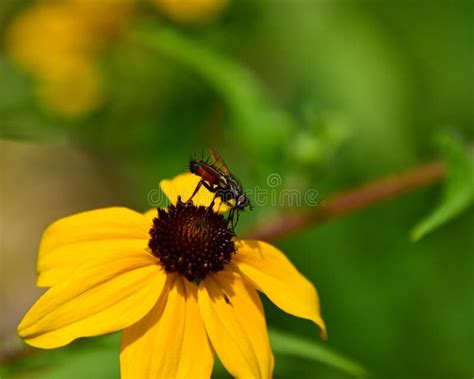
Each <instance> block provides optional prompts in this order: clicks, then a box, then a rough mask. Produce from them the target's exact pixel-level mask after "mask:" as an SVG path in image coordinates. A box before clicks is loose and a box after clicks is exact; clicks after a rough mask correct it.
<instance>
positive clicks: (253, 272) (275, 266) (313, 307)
mask: <svg viewBox="0 0 474 379" xmlns="http://www.w3.org/2000/svg"><path fill="white" fill-rule="evenodd" d="M236 247H237V254H236V255H235V258H234V260H233V263H234V264H235V265H236V266H237V268H238V270H240V272H241V273H242V274H243V275H244V276H245V277H246V278H247V279H248V280H249V281H250V282H251V283H253V284H254V285H255V287H256V288H257V289H259V290H260V291H262V292H264V293H265V294H266V295H267V296H268V297H269V298H270V300H271V301H272V302H273V303H274V304H276V305H277V306H278V307H279V308H281V309H282V310H284V311H285V312H288V313H290V314H292V315H294V316H297V317H302V318H305V319H308V320H311V321H313V322H314V323H316V324H317V325H318V326H319V327H320V329H321V336H322V337H323V338H326V327H325V325H324V321H323V319H322V318H321V313H320V309H319V298H318V294H317V292H316V289H315V288H314V286H313V285H312V284H311V282H310V281H309V280H308V279H306V278H305V277H304V276H303V275H302V274H301V273H300V272H298V270H297V269H296V268H295V266H293V264H292V263H291V262H290V261H289V260H288V258H286V256H285V255H284V254H283V253H282V252H281V251H279V250H278V249H276V248H275V247H273V246H272V245H269V244H267V243H265V242H261V241H239V242H237V244H236Z"/></svg>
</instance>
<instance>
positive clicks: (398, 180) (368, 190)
mask: <svg viewBox="0 0 474 379" xmlns="http://www.w3.org/2000/svg"><path fill="white" fill-rule="evenodd" d="M446 174H447V167H446V164H445V163H444V162H441V161H434V162H431V163H428V164H425V165H422V166H418V167H415V168H412V169H409V170H407V171H404V172H402V173H399V174H396V175H391V176H389V177H386V178H383V179H378V180H375V181H373V182H370V183H367V184H365V185H362V186H360V187H355V188H353V189H349V190H347V191H344V192H341V193H339V194H336V195H333V196H332V197H330V198H329V199H327V200H325V201H323V202H322V203H321V204H320V206H319V207H317V208H315V209H313V210H310V211H306V212H295V211H292V212H288V213H282V214H280V215H278V216H276V217H274V218H272V219H268V220H265V222H263V223H261V224H260V225H257V226H256V227H254V228H253V229H252V230H251V231H249V232H248V233H247V234H245V235H244V236H243V238H245V239H258V240H264V241H271V240H276V239H279V238H282V237H286V236H288V235H290V234H292V233H295V232H298V231H301V230H303V229H306V228H309V227H310V226H312V225H315V224H320V223H323V222H326V221H329V220H331V219H333V218H336V217H339V216H343V215H345V214H348V213H350V212H353V211H356V210H358V209H363V208H367V207H370V206H372V205H374V204H377V203H380V202H382V201H385V200H390V199H392V198H394V197H397V196H399V195H402V194H404V193H407V192H412V191H415V190H417V189H419V188H423V187H427V186H429V185H431V184H433V183H436V182H439V181H441V180H442V179H443V178H444V177H445V176H446Z"/></svg>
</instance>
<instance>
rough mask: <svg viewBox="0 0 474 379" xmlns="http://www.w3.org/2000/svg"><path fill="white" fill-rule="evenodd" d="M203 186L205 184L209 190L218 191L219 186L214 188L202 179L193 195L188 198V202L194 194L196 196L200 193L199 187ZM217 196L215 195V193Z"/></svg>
mask: <svg viewBox="0 0 474 379" xmlns="http://www.w3.org/2000/svg"><path fill="white" fill-rule="evenodd" d="M201 186H204V187H205V188H206V189H207V190H208V191H209V192H212V193H214V192H216V190H217V188H213V187H212V186H211V185H210V184H208V183H207V182H206V181H205V180H204V179H201V180H200V181H199V183H198V185H197V186H196V188H195V189H194V192H193V194H192V195H191V197H190V198H189V199H188V201H187V203H189V202H190V201H191V200H192V199H193V197H194V196H196V194H197V193H198V191H199V189H200V188H201ZM214 197H215V195H214Z"/></svg>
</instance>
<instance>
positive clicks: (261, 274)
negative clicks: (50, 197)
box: [18, 174, 326, 379]
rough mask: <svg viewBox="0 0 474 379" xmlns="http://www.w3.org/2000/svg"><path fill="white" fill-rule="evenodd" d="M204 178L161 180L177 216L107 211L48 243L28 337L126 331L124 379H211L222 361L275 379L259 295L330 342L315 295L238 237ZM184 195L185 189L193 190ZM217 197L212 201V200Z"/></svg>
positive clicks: (57, 231) (277, 257)
mask: <svg viewBox="0 0 474 379" xmlns="http://www.w3.org/2000/svg"><path fill="white" fill-rule="evenodd" d="M198 181H199V178H198V177H197V176H195V175H192V174H183V175H179V176H177V177H176V178H174V179H172V180H167V181H162V182H161V187H162V190H163V192H164V193H166V195H167V196H168V198H169V199H170V200H171V201H173V200H176V201H177V202H176V203H175V204H173V205H170V206H169V207H168V208H167V209H159V210H158V212H157V210H156V209H153V210H152V211H149V212H147V213H145V214H140V213H137V212H134V211H132V210H129V209H126V208H107V209H99V210H95V211H89V212H84V213H80V214H77V215H74V216H70V217H66V218H64V219H61V220H59V221H56V222H55V223H54V224H52V225H51V226H50V227H49V228H48V229H47V230H46V232H45V233H44V236H43V239H42V241H41V245H40V251H39V257H38V274H39V276H38V282H37V284H38V285H39V286H44V287H51V288H50V289H49V290H48V291H47V292H46V293H45V294H44V295H43V296H42V297H41V298H40V299H39V300H38V301H37V302H36V304H35V305H33V307H32V308H31V309H30V310H29V312H28V313H27V314H26V315H25V317H24V319H23V320H22V321H21V323H20V325H19V327H18V333H19V335H20V336H21V337H22V338H23V339H24V340H25V341H26V342H27V343H28V344H30V345H32V346H36V347H40V348H47V349H48V348H55V347H59V346H64V345H66V344H68V343H70V342H71V341H73V340H75V339H76V338H79V337H88V336H95V335H100V334H105V333H110V332H115V331H117V330H122V343H121V352H120V365H121V377H122V378H125V379H127V378H130V379H136V378H209V377H210V376H211V372H212V367H213V362H214V352H215V353H217V355H218V356H219V358H220V360H221V362H222V363H223V365H224V366H225V367H226V369H227V370H228V371H229V372H230V373H231V374H232V375H233V376H235V377H239V378H270V377H271V376H272V372H273V354H272V351H271V348H270V343H269V340H268V334H267V327H266V323H265V315H264V311H263V307H262V303H261V301H260V298H259V296H258V293H257V289H258V290H259V291H261V292H263V293H265V294H266V295H267V296H268V298H269V299H270V300H271V301H272V302H274V303H275V304H276V305H277V306H278V307H280V308H281V309H282V310H284V311H286V312H288V313H290V314H292V315H295V316H298V317H302V318H305V319H309V320H311V321H313V322H314V323H316V324H317V325H318V326H319V327H320V328H321V333H322V335H323V336H324V335H325V333H326V330H325V326H324V322H323V320H322V318H321V315H320V311H319V300H318V295H317V293H316V289H315V288H314V286H313V285H312V284H311V283H310V282H309V281H308V280H307V279H306V278H305V277H304V276H302V275H301V274H300V273H299V272H298V271H297V270H296V268H295V267H294V266H293V265H292V264H291V263H290V261H289V260H288V259H287V258H286V257H285V255H284V254H283V253H282V252H280V251H279V250H278V249H276V248H275V247H273V246H271V245H269V244H267V243H265V242H260V241H245V240H239V239H237V238H236V237H235V236H234V235H233V233H232V231H231V229H229V228H228V223H227V222H226V220H225V218H224V217H223V216H222V214H219V213H216V212H213V211H210V210H209V209H208V208H207V207H208V205H209V204H210V201H211V200H210V198H211V197H212V195H211V194H210V193H209V192H208V191H207V190H206V189H204V188H203V189H201V191H199V192H198V194H197V195H196V196H195V197H194V198H193V202H194V203H193V204H191V203H183V202H181V201H180V199H179V197H178V195H179V194H183V193H184V192H187V193H190V192H192V190H193V189H194V188H195V187H196V185H197V183H198ZM183 190H184V191H183ZM210 195H211V197H210Z"/></svg>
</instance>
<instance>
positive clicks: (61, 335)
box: [18, 251, 166, 349]
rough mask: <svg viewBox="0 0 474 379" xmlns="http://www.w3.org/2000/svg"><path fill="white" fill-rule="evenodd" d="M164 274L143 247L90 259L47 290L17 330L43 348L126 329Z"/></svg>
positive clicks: (158, 291) (155, 292)
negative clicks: (138, 249) (120, 254)
mask: <svg viewBox="0 0 474 379" xmlns="http://www.w3.org/2000/svg"><path fill="white" fill-rule="evenodd" d="M108 258H109V257H108ZM165 279H166V275H165V274H164V273H163V271H162V269H161V266H160V265H159V264H157V259H156V258H155V257H153V256H151V255H149V254H146V253H145V252H144V251H141V252H135V253H129V254H127V255H126V256H120V257H118V258H117V259H96V260H95V261H92V262H90V264H89V265H84V266H82V268H80V269H78V270H77V271H76V272H75V274H74V275H73V276H71V278H70V279H69V280H68V281H66V282H63V283H60V284H58V285H56V286H54V287H53V288H51V289H49V290H48V291H47V292H46V293H45V294H44V295H43V296H42V297H41V298H40V299H39V300H38V301H37V302H36V304H34V305H33V307H32V308H31V309H30V310H29V311H28V313H27V314H26V315H25V317H24V318H23V320H22V322H21V323H20V325H19V326H18V334H19V335H20V337H22V338H23V339H24V340H25V342H26V343H28V344H30V345H32V346H36V347H41V348H45V349H49V348H55V347H58V346H63V345H66V344H68V343H69V342H71V341H72V340H74V339H76V338H78V337H89V336H96V335H100V334H105V333H110V332H114V331H117V330H120V329H123V328H126V327H128V326H130V325H132V324H134V323H135V322H137V321H138V320H140V319H141V318H142V317H144V316H145V315H146V314H147V313H148V312H149V310H150V309H151V308H152V307H153V305H154V304H155V303H156V301H157V299H158V297H159V296H160V294H161V292H162V290H163V286H164V283H165Z"/></svg>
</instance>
